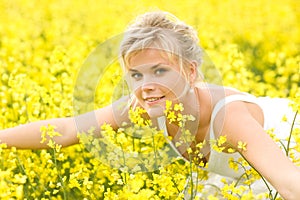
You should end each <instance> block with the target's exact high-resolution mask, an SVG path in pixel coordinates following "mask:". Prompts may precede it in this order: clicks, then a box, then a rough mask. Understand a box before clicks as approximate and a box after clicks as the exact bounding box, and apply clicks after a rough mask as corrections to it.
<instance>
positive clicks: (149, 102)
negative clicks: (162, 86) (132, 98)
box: [144, 96, 165, 106]
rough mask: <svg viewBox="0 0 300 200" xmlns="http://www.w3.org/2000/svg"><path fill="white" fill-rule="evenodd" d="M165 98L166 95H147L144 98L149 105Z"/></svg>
mask: <svg viewBox="0 0 300 200" xmlns="http://www.w3.org/2000/svg"><path fill="white" fill-rule="evenodd" d="M164 99H165V96H160V97H146V98H144V102H145V103H146V104H147V105H149V106H152V105H155V104H158V103H159V102H161V101H163V100H164Z"/></svg>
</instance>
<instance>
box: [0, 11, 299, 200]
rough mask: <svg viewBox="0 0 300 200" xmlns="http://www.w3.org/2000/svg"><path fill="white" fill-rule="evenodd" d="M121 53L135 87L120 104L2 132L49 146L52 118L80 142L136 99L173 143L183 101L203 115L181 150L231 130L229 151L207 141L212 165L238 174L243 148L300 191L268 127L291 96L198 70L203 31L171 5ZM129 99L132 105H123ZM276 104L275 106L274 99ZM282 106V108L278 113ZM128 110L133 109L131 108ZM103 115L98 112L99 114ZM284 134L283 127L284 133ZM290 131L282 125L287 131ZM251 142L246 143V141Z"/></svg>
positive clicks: (4, 137) (137, 29)
mask: <svg viewBox="0 0 300 200" xmlns="http://www.w3.org/2000/svg"><path fill="white" fill-rule="evenodd" d="M120 61H121V65H122V66H123V67H124V72H126V80H127V83H128V85H129V87H130V89H131V90H132V93H131V95H129V96H125V97H122V98H121V99H119V100H118V101H116V102H115V103H113V104H112V105H109V106H106V107H103V108H101V109H99V110H95V111H94V112H90V113H86V114H83V115H80V116H77V117H69V118H60V119H50V120H45V121H39V122H34V123H30V124H26V125H22V126H18V127H15V128H10V129H7V130H2V131H1V132H0V140H1V142H3V143H6V144H7V145H8V146H9V147H11V146H15V147H17V148H30V149H39V148H47V145H46V144H45V143H40V140H41V132H40V127H41V126H44V125H48V124H52V125H54V126H55V127H56V131H57V132H59V133H61V134H62V136H60V137H55V141H56V143H58V144H61V145H63V146H69V145H73V144H76V143H78V142H79V141H78V138H77V132H79V131H86V130H88V129H89V128H90V127H91V126H95V125H96V126H97V127H100V126H101V125H102V124H104V123H107V124H111V126H112V127H113V128H114V129H117V128H118V127H120V126H121V123H122V122H124V121H128V114H127V113H128V111H129V110H128V109H129V107H133V108H136V107H142V108H144V109H145V110H146V111H147V113H146V115H145V117H146V118H150V119H152V121H154V123H156V122H157V124H158V126H159V127H160V128H161V129H164V131H165V134H168V135H169V136H172V138H173V141H172V144H176V143H177V142H178V141H179V139H180V135H181V133H180V127H179V124H178V123H174V122H172V121H171V120H170V119H169V118H167V119H165V118H164V117H162V116H163V115H164V110H165V106H166V102H167V101H171V102H172V103H173V104H180V105H183V108H184V111H183V113H187V114H191V115H192V116H194V117H195V119H196V120H194V121H191V122H189V123H188V124H187V127H188V129H189V130H193V131H194V132H192V134H193V135H194V136H195V143H193V142H191V143H190V144H188V145H183V146H179V147H177V148H176V147H175V146H176V145H172V146H173V148H174V150H176V151H177V152H178V154H180V155H182V156H183V157H184V158H186V159H190V156H189V155H188V152H187V149H188V148H189V147H191V148H194V147H195V146H196V145H197V143H201V142H203V141H204V140H210V139H213V138H218V137H220V136H226V143H225V144H223V147H225V152H223V153H220V154H218V153H216V152H215V151H214V150H212V148H211V147H210V145H209V143H206V146H205V147H204V148H202V154H203V155H204V157H203V158H201V160H202V161H203V162H207V163H208V164H209V168H208V169H209V170H210V171H212V172H215V173H219V174H221V175H225V176H229V177H232V178H236V177H238V176H239V175H240V174H239V172H234V171H233V170H231V169H230V168H229V167H226V164H224V162H228V159H229V158H230V157H232V156H234V157H239V156H240V155H239V154H237V153H234V154H231V153H229V152H228V150H229V147H230V148H234V149H235V150H237V151H239V153H240V154H241V155H242V156H243V157H244V158H245V159H246V160H247V161H248V162H249V163H250V164H251V165H252V166H253V167H254V168H255V169H256V170H258V172H259V173H260V174H262V176H263V177H265V178H266V179H267V180H268V181H269V182H270V183H271V184H272V186H273V187H274V188H275V189H276V190H277V191H278V192H279V193H280V195H281V196H282V197H283V198H285V199H299V198H300V187H299V183H300V170H299V168H297V167H296V166H295V165H294V164H293V163H292V162H291V161H290V160H289V158H288V157H287V156H286V155H285V154H284V153H283V152H282V150H281V149H280V148H279V147H278V145H277V144H276V143H275V142H274V141H273V140H272V139H271V137H270V136H269V135H268V134H267V133H266V131H265V130H266V129H268V128H269V127H274V126H279V125H280V124H281V118H282V114H285V113H286V112H287V117H288V118H289V119H290V118H292V116H294V113H293V112H292V111H290V110H289V107H288V101H287V100H284V99H270V98H256V97H254V96H251V95H249V94H246V93H242V92H240V91H237V90H235V89H232V88H227V87H222V86H216V85H210V84H205V83H204V82H203V77H202V76H201V73H200V72H198V69H199V66H200V65H201V62H202V57H201V48H200V47H199V46H198V38H197V34H196V32H195V31H194V30H193V29H192V28H191V27H190V26H188V25H186V24H184V23H183V22H180V21H179V20H177V19H176V18H175V17H174V16H171V15H170V14H168V13H164V12H150V13H146V14H144V15H142V16H140V17H139V18H137V20H136V21H135V22H134V23H133V24H132V25H131V26H129V28H128V30H127V32H126V33H125V37H124V39H123V41H122V44H121V49H120ZM122 103H124V104H126V105H130V106H125V107H122V108H120V106H119V105H122ZM272 105H274V106H275V107H272ZM274 108H276V109H277V110H276V111H277V113H274ZM124 111H126V112H124ZM91 119H95V120H91ZM280 134H283V136H282V135H280ZM288 134H289V132H285V131H283V132H278V137H282V138H286V137H287V136H288ZM241 141H242V142H243V143H244V144H246V149H243V150H241V149H240V148H239V142H241Z"/></svg>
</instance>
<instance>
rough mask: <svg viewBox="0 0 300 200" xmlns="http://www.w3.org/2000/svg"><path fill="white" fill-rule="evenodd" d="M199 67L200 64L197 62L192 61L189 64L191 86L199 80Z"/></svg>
mask: <svg viewBox="0 0 300 200" xmlns="http://www.w3.org/2000/svg"><path fill="white" fill-rule="evenodd" d="M197 67H198V64H197V62H196V61H192V62H190V63H189V66H188V79H189V82H190V85H191V86H193V85H194V83H195V81H196V79H197V76H198V71H197Z"/></svg>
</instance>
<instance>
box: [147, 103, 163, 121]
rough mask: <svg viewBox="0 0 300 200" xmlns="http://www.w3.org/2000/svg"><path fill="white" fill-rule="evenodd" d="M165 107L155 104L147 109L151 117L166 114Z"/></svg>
mask: <svg viewBox="0 0 300 200" xmlns="http://www.w3.org/2000/svg"><path fill="white" fill-rule="evenodd" d="M164 110H165V108H164V107H162V106H153V107H151V108H148V109H147V113H148V115H149V117H150V118H158V117H161V116H164Z"/></svg>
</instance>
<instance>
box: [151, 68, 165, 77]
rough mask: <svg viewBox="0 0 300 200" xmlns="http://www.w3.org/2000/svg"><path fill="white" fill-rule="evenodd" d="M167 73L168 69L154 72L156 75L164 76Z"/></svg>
mask: <svg viewBox="0 0 300 200" xmlns="http://www.w3.org/2000/svg"><path fill="white" fill-rule="evenodd" d="M166 71H167V69H164V68H159V69H156V70H155V71H154V73H155V74H156V75H161V74H163V73H164V72H166Z"/></svg>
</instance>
